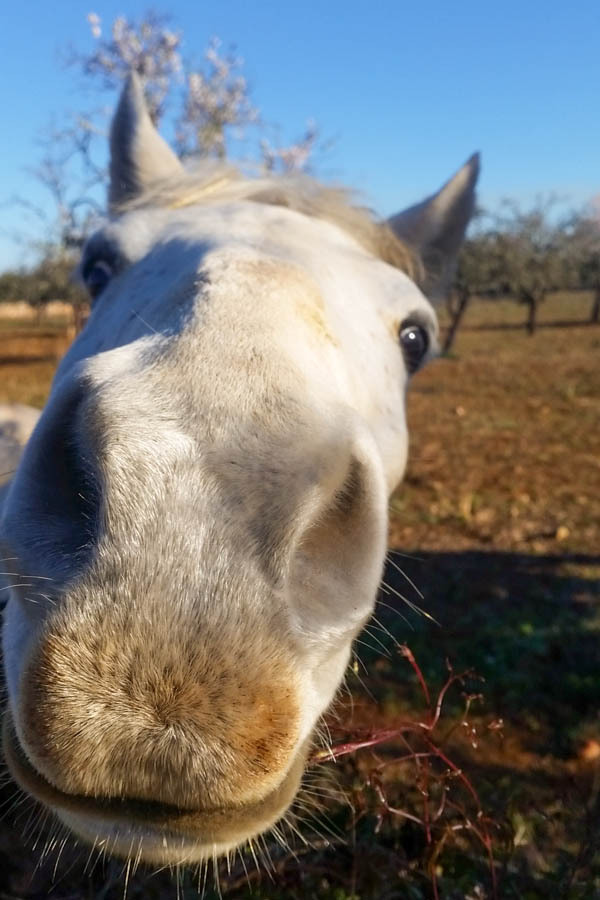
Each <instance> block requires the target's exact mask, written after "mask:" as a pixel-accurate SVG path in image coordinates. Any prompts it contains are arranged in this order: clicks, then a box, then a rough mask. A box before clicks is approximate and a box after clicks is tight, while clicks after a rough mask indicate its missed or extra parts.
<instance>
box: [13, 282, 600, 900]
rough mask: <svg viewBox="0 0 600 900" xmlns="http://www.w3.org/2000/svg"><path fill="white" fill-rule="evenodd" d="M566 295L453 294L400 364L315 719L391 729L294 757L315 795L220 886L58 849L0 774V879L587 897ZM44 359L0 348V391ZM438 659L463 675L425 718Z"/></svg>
mask: <svg viewBox="0 0 600 900" xmlns="http://www.w3.org/2000/svg"><path fill="white" fill-rule="evenodd" d="M587 310H588V298H585V297H584V298H580V297H576V296H572V297H571V296H563V297H555V298H551V299H550V300H549V301H548V302H547V303H546V305H545V306H544V307H543V309H542V312H541V323H542V327H541V328H540V330H539V332H538V333H537V334H536V335H535V336H534V337H528V336H527V335H526V334H525V332H524V331H523V330H521V329H519V328H518V327H517V326H518V324H519V323H520V322H521V321H522V319H523V318H524V315H523V310H522V309H520V308H518V307H517V306H515V305H513V304H510V303H505V302H495V303H493V304H492V303H479V304H475V305H474V306H473V308H472V309H471V310H470V311H469V313H468V314H467V318H466V322H465V326H464V328H463V330H462V331H461V333H460V334H459V336H458V339H457V342H456V347H455V350H454V352H453V353H452V354H451V355H450V356H449V357H447V358H444V359H440V360H438V361H436V362H435V363H433V364H432V365H431V366H430V367H429V368H428V369H426V370H425V371H424V372H423V373H420V374H419V375H418V376H416V378H415V379H414V384H413V386H412V391H411V393H410V397H409V419H410V431H411V441H412V448H411V458H410V463H409V468H408V472H407V477H406V480H405V482H404V484H403V485H402V486H401V488H400V489H399V490H398V492H397V493H396V495H395V496H394V497H393V498H392V501H391V526H390V546H391V548H393V550H394V552H393V553H391V554H390V562H389V565H388V568H387V571H386V575H385V581H384V586H383V588H382V593H381V602H380V604H379V609H378V610H377V613H376V615H377V622H375V623H374V625H373V627H372V628H371V629H369V631H368V632H367V633H366V634H365V635H364V636H363V638H362V639H361V643H359V644H358V645H357V658H356V660H355V662H354V664H353V667H352V671H351V672H350V673H349V676H348V687H349V688H350V691H349V692H346V693H345V694H343V695H342V697H341V699H340V701H339V703H338V706H337V709H336V711H335V713H334V714H333V715H332V716H331V720H330V722H329V727H330V729H331V732H332V736H333V739H334V742H338V741H345V740H350V739H363V740H366V739H369V738H377V737H381V736H382V731H385V730H387V731H394V732H395V737H393V738H391V739H389V740H387V741H384V742H382V743H379V744H377V746H376V747H373V748H370V749H368V748H367V749H362V750H359V751H357V752H354V753H349V754H347V755H344V756H341V757H340V759H339V760H338V762H337V763H332V762H327V763H323V764H319V765H314V766H313V767H312V770H311V772H310V774H309V782H310V786H309V787H308V788H307V793H306V797H305V804H310V805H311V806H313V805H314V807H318V809H316V808H312V809H311V811H310V812H308V811H307V810H306V807H304V808H303V810H298V826H297V828H298V831H299V832H300V834H299V835H297V834H294V833H293V832H291V831H290V832H289V833H288V835H287V841H286V842H287V843H289V844H290V845H291V847H288V846H286V847H281V846H279V845H278V843H277V842H275V841H269V842H268V844H267V845H265V846H264V847H257V853H260V854H263V855H265V865H264V866H263V867H261V871H260V872H259V871H258V870H257V869H256V867H255V865H254V860H253V854H252V853H251V852H250V851H248V852H246V853H244V855H243V859H242V860H240V858H239V857H238V859H237V860H236V861H234V862H232V868H231V871H230V872H229V873H228V872H227V867H226V865H225V864H223V865H222V867H221V869H220V873H219V880H220V887H219V886H218V885H217V879H216V876H215V874H214V873H212V872H209V873H208V877H207V879H206V884H204V885H203V884H202V883H201V884H200V885H199V884H198V876H197V874H195V873H188V872H184V873H179V875H177V876H175V875H172V874H170V873H164V872H163V873H158V874H156V873H149V872H138V873H137V874H135V876H132V877H131V878H130V879H129V882H128V884H127V886H126V887H125V885H124V866H123V864H121V863H117V862H104V861H102V860H96V858H95V857H94V856H93V855H92V857H90V855H89V853H88V851H87V850H83V851H81V850H77V849H76V848H75V847H71V846H70V845H69V844H68V843H67V845H65V846H64V848H63V846H62V843H63V842H62V838H61V837H60V836H56V835H55V834H54V832H53V831H52V828H51V826H50V830H49V831H48V830H44V829H45V826H44V825H43V823H42V824H41V825H39V826H38V824H37V819H38V817H37V813H36V811H35V809H33V808H32V806H31V804H30V803H29V802H28V801H25V802H21V801H20V800H19V798H17V800H16V801H13V800H11V797H13V796H14V790H13V789H12V788H11V786H10V785H7V786H6V787H5V788H4V789H3V791H4V796H5V798H6V803H7V810H8V812H6V813H5V818H4V819H3V822H2V824H1V825H0V898H1V900H17V898H22V900H26V898H27V900H41V898H42V897H47V896H51V897H56V898H57V900H66V898H72V900H83V898H106V900H113V898H114V900H116V898H123V897H124V896H125V895H126V896H127V897H129V898H150V900H164V898H167V897H168V898H171V897H173V898H175V897H182V898H185V900H187V898H193V897H197V896H198V892H199V891H200V893H202V891H203V890H204V892H205V896H206V897H207V898H213V897H216V896H218V895H219V890H220V892H221V894H222V895H223V896H225V897H227V898H236V900H241V898H251V897H252V898H261V900H311V898H323V900H395V898H398V900H400V898H414V900H424V898H429V897H436V896H439V897H445V898H452V900H459V898H468V900H484V898H491V897H493V896H494V895H495V896H497V897H499V898H503V900H504V898H514V900H537V898H540V900H541V898H548V897H550V898H564V900H587V898H594V897H600V703H599V701H600V366H599V362H600V328H599V327H598V326H588V325H586V324H585V318H586V315H587ZM578 321H579V322H581V324H574V323H577V322H578ZM556 323H563V324H558V325H557V324H556ZM53 365H54V364H53V363H51V362H44V361H37V362H33V361H27V362H19V361H16V360H4V361H1V362H0V402H2V401H20V402H30V403H34V404H40V403H42V402H43V400H44V397H45V395H46V393H47V390H48V385H49V380H50V378H51V374H52V370H53ZM399 594H402V595H403V596H404V597H405V598H406V600H407V601H409V602H406V601H405V600H403V599H401V597H399V596H398V595H399ZM421 595H422V596H421ZM413 603H414V604H418V605H419V606H420V607H422V608H423V609H424V610H426V612H427V615H422V614H419V613H418V611H416V610H415V609H413V608H412V606H411V604H413ZM404 644H407V645H408V647H409V648H410V650H411V652H412V654H413V656H414V658H415V660H416V664H415V665H413V664H411V660H410V658H407V655H406V651H404V652H401V651H400V647H399V645H404ZM449 664H450V665H451V666H452V667H453V671H454V673H457V674H460V673H462V672H464V671H467V670H469V674H467V675H466V676H465V678H464V679H462V681H456V682H454V683H453V684H451V685H450V687H449V689H448V691H447V693H446V694H445V696H444V701H443V704H442V707H441V713H440V717H439V721H438V722H437V724H436V725H435V728H431V729H429V725H427V723H431V717H432V715H433V714H434V709H435V696H436V694H437V692H438V690H439V689H440V688H442V686H443V685H444V684H445V683H447V681H448V678H449V677H450V676H449V670H448V665H449ZM418 675H419V676H422V679H423V682H424V684H425V689H426V690H428V691H429V693H430V695H431V698H430V700H431V702H430V703H428V701H427V698H426V695H425V691H424V688H423V685H422V684H421V683H420V678H419V677H418ZM475 695H476V696H475ZM469 697H471V698H472V699H469ZM419 722H421V723H425V724H426V725H427V727H426V728H425V727H423V725H418V724H417V725H415V723H419ZM340 796H341V797H342V800H341V801H340V799H339V798H340ZM344 798H345V799H344ZM15 802H16V805H15ZM303 819H304V821H302V820H303ZM23 835H25V836H23ZM488 838H489V840H491V853H492V856H493V863H492V864H490V858H489V853H488V848H487V847H486V844H487V843H488ZM59 852H60V853H61V855H60V859H59V860H58V861H57V858H58V855H59ZM244 868H246V869H247V873H246V872H245V871H244ZM202 879H203V876H201V878H200V881H201V882H202ZM494 884H495V887H494Z"/></svg>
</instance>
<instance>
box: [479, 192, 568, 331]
mask: <svg viewBox="0 0 600 900" xmlns="http://www.w3.org/2000/svg"><path fill="white" fill-rule="evenodd" d="M555 206H556V199H555V198H549V199H546V200H544V199H540V200H538V201H537V202H536V203H535V205H534V206H533V207H532V208H531V209H528V210H523V209H521V207H520V206H519V204H517V203H515V202H514V201H508V200H507V201H505V202H504V204H503V208H502V210H501V212H500V213H498V214H497V215H496V216H495V227H494V232H495V233H494V240H493V242H492V245H491V247H490V250H491V252H492V254H493V257H492V258H493V280H494V281H495V285H494V289H495V290H496V291H497V292H499V293H506V294H510V295H512V296H513V297H514V298H515V299H516V300H517V301H518V302H519V303H522V304H524V305H525V306H526V307H527V319H526V325H525V327H526V329H527V331H528V333H529V334H530V335H533V334H534V333H535V330H536V326H537V312H538V309H539V306H540V303H542V302H543V300H544V298H545V297H546V295H547V294H548V293H549V292H550V291H553V290H556V289H558V288H561V287H563V286H564V284H565V272H566V266H567V261H568V242H567V241H566V240H565V229H564V223H555V222H554V221H553V219H552V213H553V212H554V209H555Z"/></svg>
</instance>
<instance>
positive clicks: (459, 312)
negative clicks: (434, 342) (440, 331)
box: [442, 290, 471, 353]
mask: <svg viewBox="0 0 600 900" xmlns="http://www.w3.org/2000/svg"><path fill="white" fill-rule="evenodd" d="M470 299H471V295H470V293H469V292H468V291H467V290H462V291H459V293H458V302H457V303H456V304H452V305H451V306H450V304H449V305H448V306H449V310H450V314H451V317H452V318H451V320H450V325H449V326H448V331H447V332H446V338H445V340H444V344H443V346H442V353H449V352H450V350H451V349H452V345H453V344H454V338H455V337H456V334H457V332H458V329H459V327H460V323H461V322H462V319H463V316H464V314H465V312H466V310H467V306H468V305H469V300H470Z"/></svg>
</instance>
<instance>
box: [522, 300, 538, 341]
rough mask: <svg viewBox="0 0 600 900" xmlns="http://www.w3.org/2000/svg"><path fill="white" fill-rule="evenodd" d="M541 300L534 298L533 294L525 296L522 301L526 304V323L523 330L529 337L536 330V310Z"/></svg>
mask: <svg viewBox="0 0 600 900" xmlns="http://www.w3.org/2000/svg"><path fill="white" fill-rule="evenodd" d="M541 299H542V298H541V297H535V296H534V295H533V294H527V295H526V296H525V297H524V301H525V303H526V304H527V321H526V323H525V328H526V329H527V334H528V335H529V336H530V337H531V336H532V335H534V334H535V332H536V329H537V318H536V317H537V308H538V305H539V303H540V301H541Z"/></svg>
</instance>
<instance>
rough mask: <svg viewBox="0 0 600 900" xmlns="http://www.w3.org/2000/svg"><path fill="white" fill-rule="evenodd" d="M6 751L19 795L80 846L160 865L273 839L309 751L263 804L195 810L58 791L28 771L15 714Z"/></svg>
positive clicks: (6, 733)
mask: <svg viewBox="0 0 600 900" xmlns="http://www.w3.org/2000/svg"><path fill="white" fill-rule="evenodd" d="M2 743H3V750H4V756H5V759H6V763H7V766H8V769H9V771H10V773H11V775H12V776H13V778H14V779H15V781H16V782H17V784H18V785H19V787H21V788H22V789H23V790H24V791H26V792H27V793H28V794H30V795H31V796H32V797H33V798H34V799H35V800H37V801H38V802H40V803H42V804H43V805H44V806H46V807H48V808H49V809H50V810H51V811H52V812H54V813H55V815H56V816H57V817H58V819H59V820H60V821H61V822H63V824H65V825H66V826H67V827H68V828H69V829H70V830H71V831H72V832H73V834H74V835H75V836H76V837H77V838H79V839H80V840H83V841H85V842H86V843H91V844H93V845H94V846H95V847H97V848H98V849H99V850H101V851H105V852H108V853H111V854H113V855H115V856H120V857H123V858H132V857H133V858H135V859H137V860H140V861H144V862H148V863H152V864H155V865H185V864H188V863H198V862H201V861H202V860H205V859H215V858H217V857H219V856H221V855H223V854H225V853H227V852H228V851H230V850H233V849H235V848H236V847H239V846H241V845H243V844H244V843H246V841H249V840H251V839H252V838H253V837H255V836H256V835H258V834H262V833H263V832H265V831H268V829H269V828H271V827H272V826H273V825H274V824H275V823H276V822H277V821H278V820H279V819H280V818H281V817H282V816H284V815H285V813H286V811H287V810H288V809H289V807H290V805H291V804H292V802H293V800H294V797H295V796H296V793H297V791H298V789H299V787H300V782H301V780H302V775H303V772H304V768H305V765H306V757H307V755H308V751H309V748H310V745H311V741H310V740H308V741H306V742H305V743H304V745H303V746H302V747H301V748H300V749H299V750H298V751H297V753H296V755H295V757H294V759H293V761H292V763H291V765H290V767H289V768H288V770H287V772H286V773H285V775H284V776H283V778H282V780H281V782H280V783H279V784H278V786H277V787H276V788H275V789H273V790H272V791H270V792H269V793H268V794H267V795H266V796H265V797H263V798H262V799H261V800H260V801H259V802H258V803H252V804H240V805H239V806H233V805H232V806H230V807H222V808H215V809H198V810H195V809H181V808H179V807H176V806H168V805H166V804H162V803H154V802H149V801H143V800H127V799H121V798H95V797H86V796H76V795H71V794H67V793H64V792H63V791H60V790H59V789H58V788H56V787H54V785H52V784H51V783H50V782H49V781H47V780H46V779H45V778H44V776H43V775H42V774H41V773H40V772H38V770H37V769H36V768H34V767H33V766H32V764H31V763H30V761H29V759H28V758H27V756H26V754H25V751H24V750H23V748H22V747H21V744H20V742H19V739H18V737H17V734H16V731H15V728H14V724H13V721H12V717H11V715H10V712H9V711H7V712H6V713H5V715H4V722H3V734H2Z"/></svg>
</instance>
